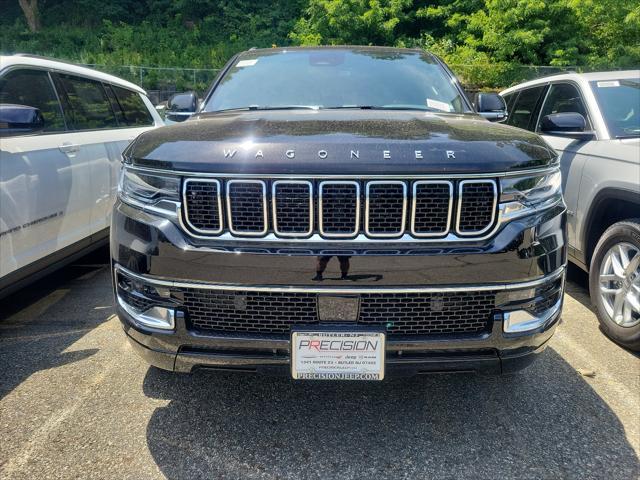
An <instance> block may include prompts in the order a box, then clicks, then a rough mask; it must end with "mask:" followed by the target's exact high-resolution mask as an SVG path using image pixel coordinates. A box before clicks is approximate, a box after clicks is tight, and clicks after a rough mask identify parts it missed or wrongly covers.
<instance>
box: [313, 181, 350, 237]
mask: <svg viewBox="0 0 640 480" xmlns="http://www.w3.org/2000/svg"><path fill="white" fill-rule="evenodd" d="M321 188H322V229H323V231H324V232H325V233H326V234H333V235H340V234H346V235H350V234H354V233H355V232H356V231H357V230H358V229H359V225H356V221H357V218H358V213H357V212H358V188H357V186H356V185H355V184H352V183H348V184H347V183H344V184H341V183H328V184H324V185H322V187H321Z"/></svg>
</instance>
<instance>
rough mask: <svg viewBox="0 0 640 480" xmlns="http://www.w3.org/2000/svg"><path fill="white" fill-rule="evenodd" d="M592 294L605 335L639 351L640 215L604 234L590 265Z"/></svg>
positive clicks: (615, 225) (612, 227)
mask: <svg viewBox="0 0 640 480" xmlns="http://www.w3.org/2000/svg"><path fill="white" fill-rule="evenodd" d="M626 260H628V262H625V261H626ZM625 263H626V268H621V267H622V266H623V265H624V264H625ZM621 274H622V275H621ZM617 292H621V293H618V294H616V293H617ZM589 293H590V295H591V302H592V303H593V305H594V306H595V308H596V314H597V316H598V320H599V321H600V328H601V329H602V331H603V332H604V334H605V335H607V336H608V337H609V338H611V339H612V340H613V341H615V342H616V343H618V344H620V345H622V346H623V347H626V348H628V349H630V350H634V351H640V305H638V303H640V218H633V219H629V220H623V221H621V222H618V223H615V224H613V225H612V226H611V227H609V228H608V229H607V230H606V231H605V232H604V233H603V234H602V236H601V237H600V240H599V241H598V244H597V245H596V248H595V250H594V252H593V258H592V261H591V267H590V268H589ZM616 299H618V300H617V301H616ZM625 300H626V303H625ZM636 307H638V308H636ZM614 317H615V318H616V319H617V320H614Z"/></svg>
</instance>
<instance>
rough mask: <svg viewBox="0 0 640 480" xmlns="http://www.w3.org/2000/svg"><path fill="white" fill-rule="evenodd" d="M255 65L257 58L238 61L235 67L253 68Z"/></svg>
mask: <svg viewBox="0 0 640 480" xmlns="http://www.w3.org/2000/svg"><path fill="white" fill-rule="evenodd" d="M256 63H258V59H257V58H252V59H251V60H240V61H239V62H238V63H236V67H253V66H254V65H255V64H256Z"/></svg>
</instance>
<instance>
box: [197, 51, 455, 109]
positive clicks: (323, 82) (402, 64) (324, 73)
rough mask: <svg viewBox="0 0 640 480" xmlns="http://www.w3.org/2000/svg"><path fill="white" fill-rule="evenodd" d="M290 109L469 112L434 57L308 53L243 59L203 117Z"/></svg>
mask: <svg viewBox="0 0 640 480" xmlns="http://www.w3.org/2000/svg"><path fill="white" fill-rule="evenodd" d="M291 107H294V108H389V109H419V110H427V111H439V112H452V113H461V112H464V111H465V110H466V108H465V103H464V102H463V100H462V98H461V96H460V93H459V91H458V89H457V88H456V86H455V85H454V84H453V83H452V82H451V79H450V77H448V75H447V74H446V72H445V71H444V69H443V68H442V67H441V66H440V65H439V64H438V63H437V62H436V60H435V59H434V58H433V57H432V56H431V55H428V54H422V53H420V52H412V51H407V52H399V51H388V50H379V51H376V50H370V49H363V50H341V49H335V50H333V49H327V50H322V49H317V50H315V49H308V50H307V49H305V50H289V51H287V50H284V51H283V50H275V51H274V52H273V53H270V52H266V53H265V52H264V51H263V52H260V53H258V52H256V53H255V54H253V55H252V52H248V53H247V54H244V55H242V56H241V57H239V58H238V60H236V63H235V64H234V65H233V66H232V67H231V68H230V69H229V70H228V71H227V73H226V74H225V76H224V78H223V79H222V80H221V82H220V84H219V85H218V86H217V88H216V89H215V91H214V92H213V94H212V96H211V97H210V98H209V100H208V102H207V104H206V106H205V108H204V111H205V112H212V111H221V110H228V109H238V108H254V109H269V108H274V109H275V108H291Z"/></svg>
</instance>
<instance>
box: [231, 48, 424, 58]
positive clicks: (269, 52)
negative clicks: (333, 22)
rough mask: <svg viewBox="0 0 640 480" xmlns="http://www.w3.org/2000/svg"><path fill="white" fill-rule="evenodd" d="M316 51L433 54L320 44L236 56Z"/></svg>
mask: <svg viewBox="0 0 640 480" xmlns="http://www.w3.org/2000/svg"><path fill="white" fill-rule="evenodd" d="M314 50H315V51H318V50H336V51H340V50H342V51H352V52H378V53H419V54H426V55H433V54H431V53H429V52H427V51H425V50H422V49H420V48H399V47H376V46H371V45H362V46H359V45H322V46H308V47H274V48H252V49H250V50H245V51H244V52H241V53H239V54H238V56H261V55H269V54H273V53H282V52H291V51H314Z"/></svg>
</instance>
